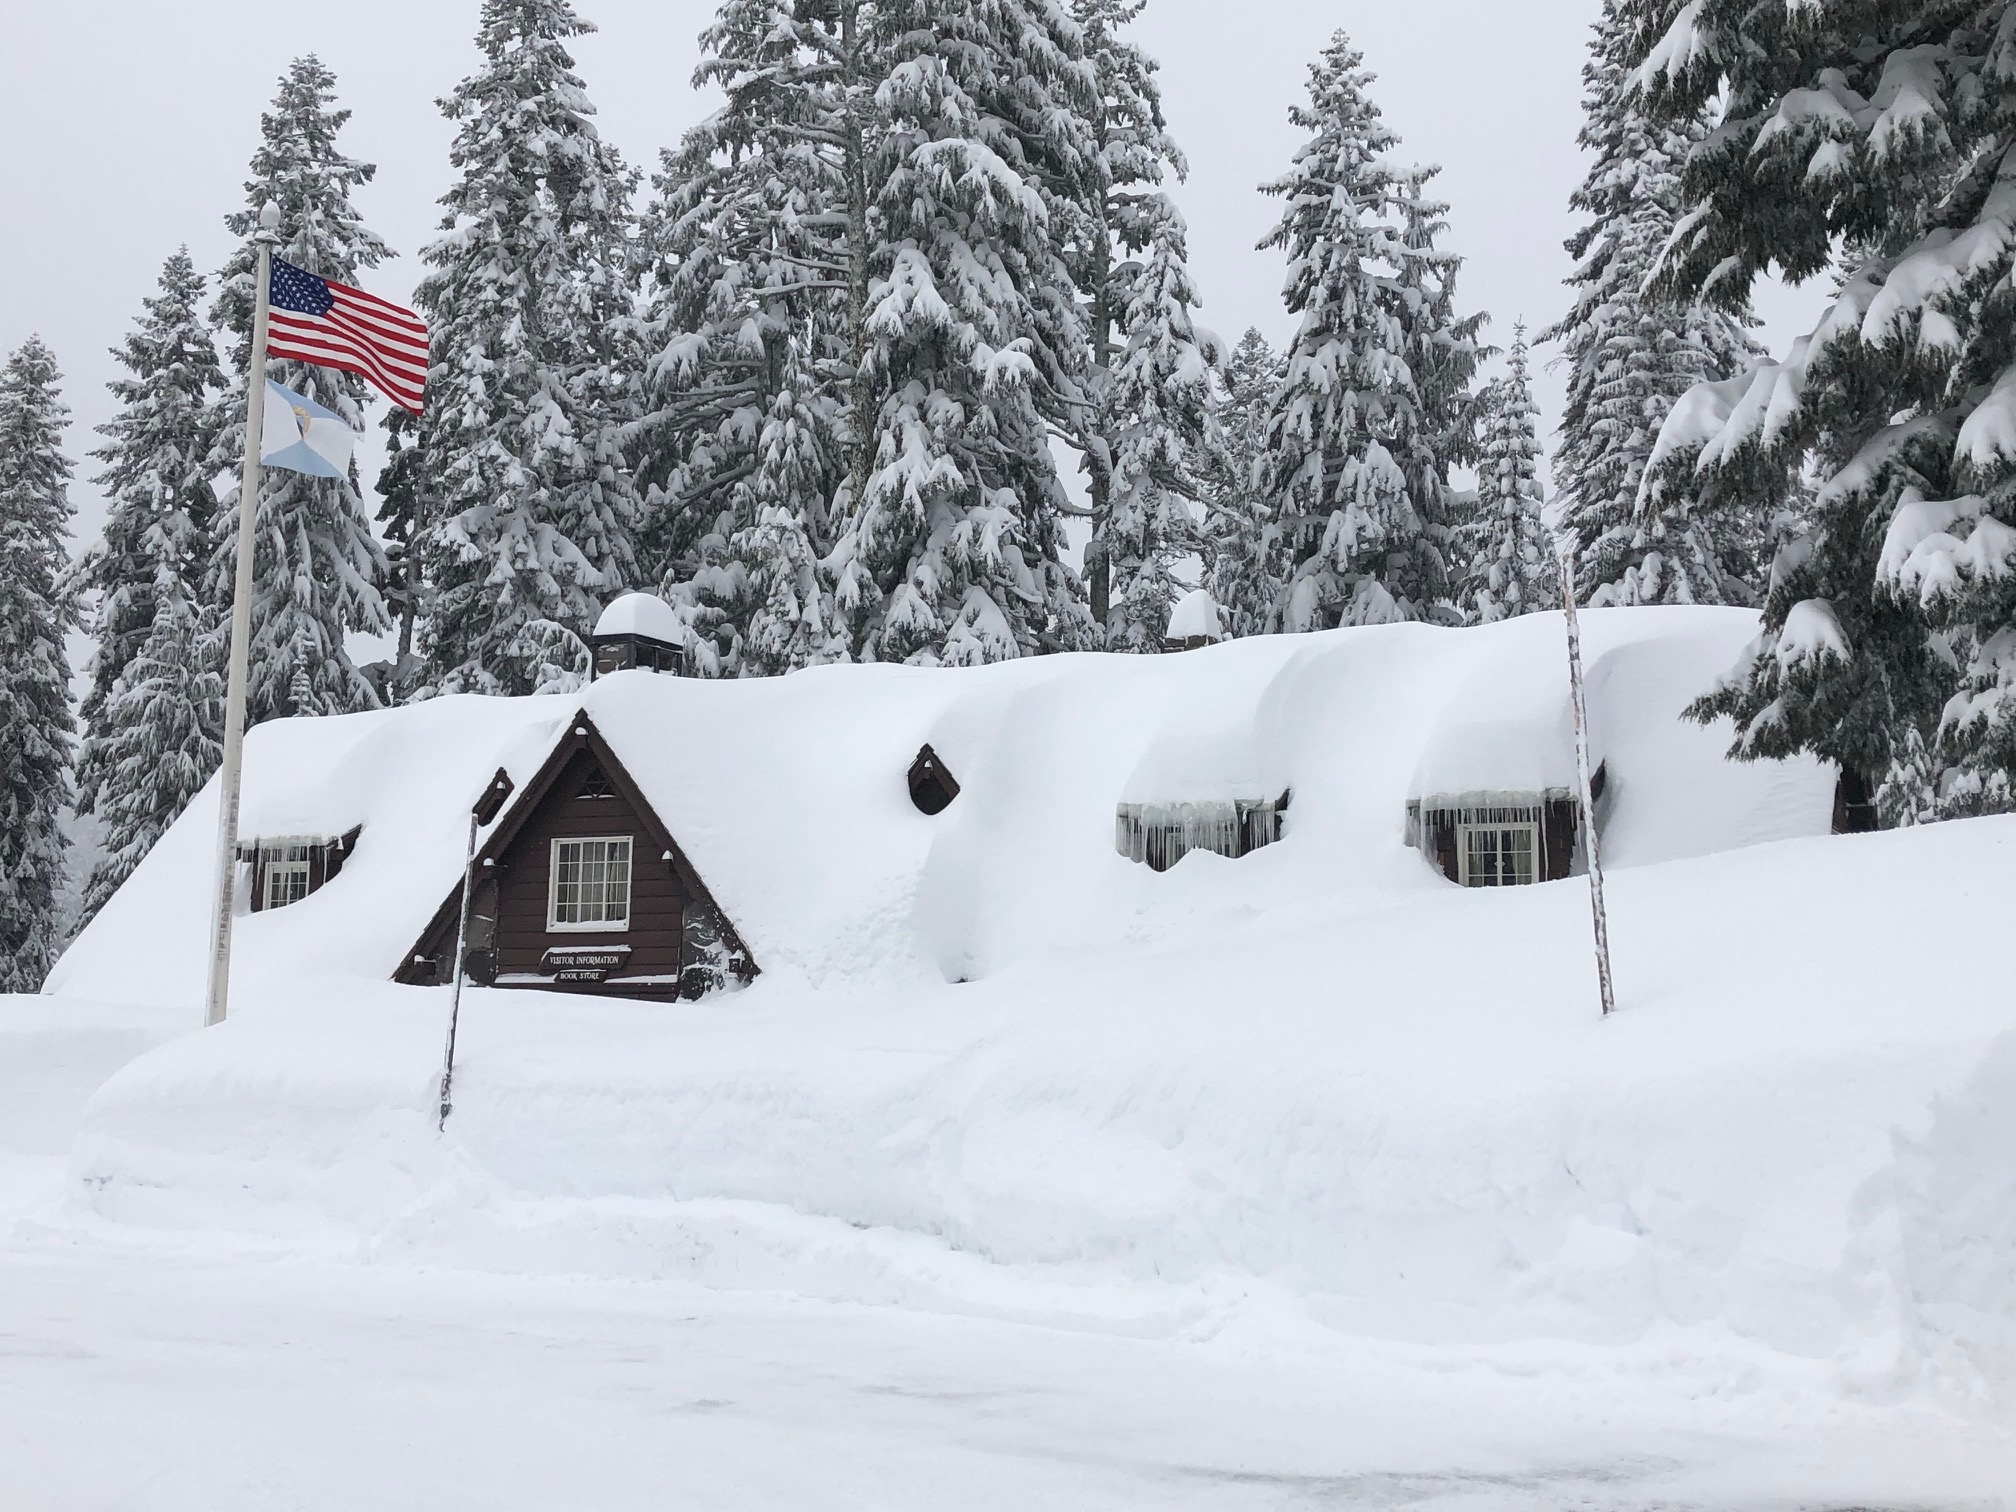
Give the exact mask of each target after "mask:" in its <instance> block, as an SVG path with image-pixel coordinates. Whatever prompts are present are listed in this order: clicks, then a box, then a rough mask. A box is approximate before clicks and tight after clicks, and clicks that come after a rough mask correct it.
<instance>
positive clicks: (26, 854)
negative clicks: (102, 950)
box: [0, 336, 78, 992]
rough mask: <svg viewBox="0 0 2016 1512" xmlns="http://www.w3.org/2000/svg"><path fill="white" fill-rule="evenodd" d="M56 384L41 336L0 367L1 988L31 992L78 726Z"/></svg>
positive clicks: (44, 953)
mask: <svg viewBox="0 0 2016 1512" xmlns="http://www.w3.org/2000/svg"><path fill="white" fill-rule="evenodd" d="M60 382H61V379H60V378H59V376H58V374H57V371H56V359H55V357H54V356H53V355H52V354H51V353H50V351H49V348H48V347H47V346H45V345H43V343H42V341H41V339H40V338H39V337H35V336H31V337H29V338H28V339H27V340H26V341H25V342H23V343H22V344H21V346H20V347H19V348H17V349H16V350H15V352H14V353H13V355H12V356H10V357H9V358H8V359H7V363H6V365H5V367H0V669H4V672H0V992H34V991H37V990H38V989H39V988H40V987H41V985H42V979H43V978H44V977H45V976H47V975H48V974H49V967H50V966H51V964H53V962H54V961H55V958H56V951H57V949H58V947H59V946H60V945H61V943H62V942H61V940H60V939H59V938H58V935H59V931H60V927H61V926H60V924H59V921H58V918H57V892H58V890H59V889H60V888H61V887H62V885H63V881H64V862H65V841H64V838H63V831H62V829H61V828H60V826H59V819H60V817H61V815H62V812H63V809H64V806H65V805H66V804H67V803H68V802H69V801H70V763H71V754H72V744H73V741H74V739H75V736H76V719H75V716H74V714H73V711H72V709H71V704H70V665H69V661H68V659H67V658H66V657H65V655H64V647H63V638H64V636H65V635H66V634H67V633H68V632H69V631H70V630H72V629H75V628H76V627H77V625H78V615H77V610H76V604H75V600H74V598H73V597H72V595H71V591H70V589H69V587H68V585H67V584H66V582H65V576H66V572H67V569H68V566H69V550H68V542H69V536H70V516H71V514H72V512H73V511H72V509H71V505H70V475H71V465H70V460H69V458H67V457H65V456H64V455H63V449H62V446H63V427H64V425H65V424H66V422H67V419H68V416H69V413H70V411H69V409H68V408H67V407H66V406H65V405H64V404H63V402H62V399H61V398H60V397H59V384H60Z"/></svg>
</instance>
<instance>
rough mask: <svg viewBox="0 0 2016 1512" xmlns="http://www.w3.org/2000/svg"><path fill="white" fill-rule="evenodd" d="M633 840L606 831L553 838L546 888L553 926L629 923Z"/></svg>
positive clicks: (610, 927) (548, 918)
mask: <svg viewBox="0 0 2016 1512" xmlns="http://www.w3.org/2000/svg"><path fill="white" fill-rule="evenodd" d="M630 840H631V837H630V836H628V835H603V836H598V837H596V838H593V839H584V840H555V841H554V842H553V873H552V881H551V883H550V884H549V886H548V889H547V902H546V927H547V928H548V929H550V930H583V931H588V930H607V931H616V930H624V929H628V928H629V927H630Z"/></svg>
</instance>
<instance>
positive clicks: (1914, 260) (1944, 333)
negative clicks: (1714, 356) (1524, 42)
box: [1620, 0, 2016, 818]
mask: <svg viewBox="0 0 2016 1512" xmlns="http://www.w3.org/2000/svg"><path fill="white" fill-rule="evenodd" d="M1620 6H1621V8H1622V15H1623V19H1624V20H1625V21H1626V22H1627V24H1629V25H1630V26H1631V28H1632V33H1631V35H1632V45H1631V51H1630V57H1631V60H1632V61H1633V62H1634V63H1637V62H1639V61H1640V60H1642V68H1641V70H1640V78H1641V80H1642V81H1643V82H1644V85H1645V88H1646V91H1647V106H1646V108H1647V109H1648V111H1650V112H1651V113H1652V114H1653V115H1654V116H1655V117H1656V118H1657V119H1658V120H1660V121H1662V122H1665V123H1667V124H1669V125H1673V124H1679V125H1686V124H1688V123H1691V122H1693V121H1694V120H1695V119H1696V118H1697V117H1698V116H1699V114H1700V113H1701V112H1702V111H1703V110H1705V109H1708V108H1711V107H1712V108H1713V109H1715V111H1716V112H1717V117H1718V121H1719V124H1718V126H1717V128H1716V130H1715V131H1714V132H1713V133H1712V134H1711V135H1710V136H1708V137H1707V138H1705V139H1704V140H1703V141H1702V142H1701V143H1700V144H1699V145H1698V146H1697V147H1696V148H1695V149H1694V151H1693V153H1692V155H1691V156H1690V157H1689V159H1688V162H1687V166H1686V169H1685V173H1684V177H1683V184H1682V197H1683V209H1684V214H1683V216H1682V219H1681V221H1680V229H1679V231H1678V232H1677V233H1676V235H1675V237H1674V239H1673V243H1672V245H1671V247H1670V248H1669V249H1668V252H1667V255H1666V259H1665V262H1664V263H1663V264H1662V268H1663V272H1662V284H1661V287H1663V288H1664V289H1665V291H1666V292H1667V294H1668V295H1669V296H1670V297H1672V298H1676V299H1691V298H1702V299H1706V300H1709V301H1710V302H1712V303H1714V304H1715V305H1716V306H1717V307H1718V308H1721V309H1723V310H1725V311H1735V310H1738V309H1740V308H1741V306H1742V303H1743V301H1744V300H1745V299H1746V298H1747V296H1748V293H1749V290H1750V288H1751V286H1752V284H1753V282H1754V281H1755V279H1756V278H1757V277H1758V276H1759V275H1760V274H1762V273H1763V272H1765V271H1766V269H1767V268H1768V267H1771V266H1772V265H1775V266H1776V267H1777V268H1778V269H1780V270H1782V271H1783V272H1784V273H1785V274H1786V275H1787V276H1789V277H1791V278H1793V279H1795V280H1798V279H1803V278H1808V277H1812V276H1814V275H1816V274H1823V273H1837V274H1839V275H1841V276H1840V278H1839V284H1838V292H1837V294H1836V297H1835V299H1834V301H1833V304H1832V306H1831V308H1830V309H1829V310H1828V311H1827V313H1826V314H1825V315H1824V316H1823V317H1822V319H1821V321H1820V323H1819V325H1818V326H1817V327H1816V328H1815V329H1814V331H1813V333H1812V334H1811V335H1810V336H1809V337H1806V338H1804V339H1802V340H1801V341H1800V342H1798V343H1797V344H1796V345H1795V346H1794V347H1793V349H1792V350H1791V351H1790V352H1789V353H1788V354H1787V357H1786V360H1785V361H1784V362H1782V363H1770V362H1766V363H1760V364H1758V365H1757V366H1756V367H1755V368H1754V369H1753V370H1751V371H1750V372H1748V373H1745V374H1742V375H1740V376H1738V377H1736V378H1732V379H1730V380H1728V381H1727V382H1723V383H1714V384H1704V385H1700V386H1697V387H1696V388H1694V389H1693V390H1691V391H1690V392H1689V393H1688V394H1687V395H1686V396H1685V397H1684V398H1683V399H1682V400H1681V401H1680V403H1679V404H1678V405H1677V406H1676V407H1675V409H1674V411H1673V413H1672V414H1671V415H1670V416H1669V417H1668V419H1667V421H1666V423H1665V425H1664V427H1663V428H1662V430H1661V433H1660V438H1659V442H1658V444H1657V447H1656V449H1655V452H1654V456H1653V460H1652V462H1651V464H1650V466H1649V469H1648V472H1649V482H1648V485H1647V490H1646V497H1647V499H1648V502H1649V505H1650V506H1651V507H1653V508H1655V509H1659V510H1667V509H1671V508H1675V507H1684V508H1687V509H1690V510H1695V511H1700V512H1704V513H1709V514H1713V515H1715V516H1717V517H1719V518H1725V519H1734V520H1737V521H1743V520H1755V519H1759V518H1764V517H1767V516H1768V514H1769V512H1770V510H1771V509H1772V508H1774V507H1775V506H1776V504H1777V503H1778V502H1779V501H1781V500H1783V499H1785V498H1787V497H1788V496H1789V495H1790V494H1791V493H1792V492H1793V491H1794V489H1795V488H1796V487H1797V480H1798V478H1799V476H1800V475H1801V474H1802V473H1803V472H1807V471H1809V470H1810V471H1811V472H1812V473H1814V474H1816V475H1817V478H1818V481H1819V485H1820V486H1819V489H1818V492H1817V494H1816V496H1815V498H1814V501H1813V506H1812V509H1811V511H1810V513H1809V514H1808V515H1807V516H1806V518H1805V519H1804V520H1803V521H1801V522H1800V523H1799V524H1798V525H1797V527H1796V528H1795V529H1794V530H1793V531H1791V532H1790V533H1789V534H1787V535H1786V537H1785V538H1784V539H1783V541H1782V542H1781V544H1780V545H1779V547H1778V550H1777V555H1776V559H1775V561H1774V562H1773V564H1772V567H1771V571H1770V579H1769V589H1768V592H1767V594H1766V597H1765V603H1764V625H1763V633H1762V636H1761V637H1760V639H1759V640H1758V642H1757V643H1756V644H1755V645H1754V646H1752V647H1751V648H1750V649H1749V651H1748V652H1747V653H1746V655H1745V656H1744V658H1743V661H1742V663H1741V665H1739V666H1738V667H1737V668H1735V669H1734V670H1733V671H1732V672H1731V674H1730V675H1729V677H1728V678H1727V679H1726V680H1725V682H1724V683H1723V685H1722V687H1721V688H1719V689H1718V690H1717V691H1716V692H1715V693H1714V694H1712V695H1711V696H1710V697H1707V698H1705V699H1703V700H1702V701H1701V703H1700V704H1699V705H1698V706H1697V710H1696V712H1697V713H1699V714H1700V715H1701V716H1702V717H1704V718H1713V717H1718V716H1728V717H1730V718H1731V719H1733V720H1734V722H1735V725H1736V730H1737V738H1736V744H1735V754H1737V755H1739V756H1765V757H1771V756H1781V755H1785V754H1789V753H1791V752H1795V751H1807V752H1812V753H1814V754H1817V755H1819V756H1822V757H1824V758H1827V759H1830V760H1832V761H1835V762H1837V763H1839V764H1840V765H1841V766H1843V767H1844V768H1847V769H1849V770H1850V771H1852V772H1854V773H1855V774H1856V775H1857V776H1858V777H1859V778H1860V779H1861V785H1862V786H1863V788H1864V789H1865V790H1866V791H1872V792H1873V791H1879V790H1882V789H1888V790H1889V800H1888V802H1887V803H1886V804H1885V809H1886V811H1887V813H1888V814H1889V815H1891V816H1892V817H1893V818H1895V817H1899V816H1902V815H1905V814H1907V813H1908V814H1922V813H1924V812H1925V810H1926V806H1927V804H1928V803H1936V804H1937V805H1938V807H1939V810H1940V811H1941V812H1971V811H1976V810H1981V809H2006V808H2010V807H2012V806H2016V352H2012V348H2011V344H2010V341H2009V332H2010V331H2011V330H2012V329H2016V284H2012V282H2011V278H2012V273H2016V91H2012V90H2011V89H2010V87H2009V80H2010V79H2011V77H2012V76H2016V3H2012V0H1950V3H1941V4H1937V5H1863V6H1846V7H1843V6H1790V7H1788V6H1756V5H1751V4H1748V3H1745V0H1695V3H1690V4H1687V5H1684V6H1682V5H1680V4H1678V3H1677V0H1620ZM1935 748H1936V750H1937V752H1938V754H1939V766H1940V770H1939V771H1938V772H1937V773H1936V776H1935V775H1928V770H1927V768H1928V764H1927V762H1926V760H1925V753H1927V752H1928V751H1931V750H1933V749H1935ZM1928 789H1929V791H1928Z"/></svg>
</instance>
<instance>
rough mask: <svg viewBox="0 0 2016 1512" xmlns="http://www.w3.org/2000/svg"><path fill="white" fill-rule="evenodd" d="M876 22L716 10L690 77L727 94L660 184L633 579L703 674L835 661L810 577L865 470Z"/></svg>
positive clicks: (794, 12) (831, 616)
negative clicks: (665, 604) (684, 632)
mask: <svg viewBox="0 0 2016 1512" xmlns="http://www.w3.org/2000/svg"><path fill="white" fill-rule="evenodd" d="M873 12H874V6H873V5H872V4H866V3H864V0H835V3H834V4H831V5H826V6H808V5H802V4H798V3H796V0H728V3H726V4H724V5H723V6H722V7H721V9H720V12H719V14H718V15H717V17H716V19H715V21H714V24H713V25H712V26H710V27H709V28H708V29H707V30H706V32H704V33H703V34H702V36H701V49H702V53H703V58H702V62H701V65H700V68H699V70H698V72H697V74H696V76H695V84H696V86H697V87H703V88H706V87H712V88H718V89H719V90H720V91H721V92H722V93H723V94H724V95H726V97H727V102H726V104H725V105H724V106H723V107H722V108H721V109H720V110H719V111H717V112H716V113H715V114H714V115H713V116H711V117H709V118H708V119H707V120H705V121H703V122H702V123H701V124H700V125H698V126H696V127H695V128H693V129H692V130H691V131H689V132H688V133H687V134H686V136H685V139H684V140H683V141H682V142H681V143H680V145H679V147H678V148H677V149H676V150H675V151H671V152H668V153H666V154H665V156H664V161H663V164H662V166H661V169H660V172H659V174H658V175H657V177H656V179H655V180H654V183H655V186H656V188H657V191H658V197H657V199H656V201H655V202H654V204H653V205H652V207H651V210H650V212H649V214H648V216H647V218H646V233H647V235H646V240H647V242H648V244H649V247H650V249H651V253H652V256H653V261H654V273H655V277H654V279H653V286H652V290H651V295H650V299H649V303H648V306H647V309H646V316H645V329H646V332H647V336H648V339H649V341H650V345H651V349H652V353H653V355H652V357H651V359H650V361H649V363H648V365H647V367H646V370H645V402H644V415H643V420H642V423H641V424H640V426H639V449H638V464H639V476H640V478H641V479H642V480H643V481H644V482H645V484H646V486H647V488H648V495H647V510H646V517H647V529H646V534H645V547H646V563H645V567H646V572H647V575H648V576H650V577H652V578H654V579H656V580H658V581H659V582H660V583H661V584H662V587H663V590H664V592H665V595H666V597H667V598H668V599H669V600H670V601H671V602H672V604H673V605H674V607H675V609H676V610H677V611H678V612H679V613H680V615H681V617H682V618H683V619H684V620H685V622H686V623H687V625H688V626H689V628H690V629H691V630H692V632H693V635H694V638H695V639H694V644H693V647H692V651H693V654H694V661H695V665H696V667H697V668H698V670H700V671H702V672H705V673H708V674H710V675H724V674H725V675H736V674H741V673H751V674H769V673H777V672H786V671H790V670H792V669H793V668H795V667H798V666H805V665H810V664H812V663H815V662H820V661H830V660H834V659H837V658H840V657H844V656H846V655H847V654H848V652H849V646H848V644H847V638H846V634H845V630H844V627H843V626H842V624H841V623H840V619H839V616H838V615H837V614H836V613H835V611H834V608H833V602H832V592H831V585H830V582H829V581H828V576H827V574H826V572H825V571H824V569H823V568H822V567H820V566H819V565H818V564H820V563H822V562H823V561H824V559H825V557H826V556H827V554H828V553H829V552H830V551H831V550H832V547H833V544H834V541H835V538H836V534H837V523H836V520H837V516H838V514H840V513H842V512H844V510H845V509H846V507H847V505H846V502H845V500H844V499H842V498H841V497H840V495H841V493H842V490H843V487H846V486H848V485H849V482H850V480H852V487H853V489H854V491H855V492H858V490H859V484H860V480H861V479H863V478H865V477H866V475H867V461H868V458H867V452H866V445H867V437H866V434H865V431H864V430H863V428H862V427H859V426H857V425H854V424H852V423H851V421H850V418H849V417H850V416H851V415H852V414H854V413H865V412H867V411H868V410H869V409H870V408H871V407H872V403H873V400H872V395H871V394H870V392H869V391H868V389H867V387H866V383H867V377H866V373H865V370H864V368H863V366H862V361H861V356H862V354H863V353H864V352H865V351H866V348H867V335H866V320H867V297H868V277H869V256H870V252H871V250H872V247H871V242H870V231H869V223H868V216H869V205H868V193H869V191H868V180H867V174H868V161H867V158H868V153H869V151H870V149H871V145H872V143H873V141H874V140H875V139H876V137H877V135H878V126H877V122H878V120H879V108H878V106H877V104H876V101H875V91H876V87H877V82H878V80H879V78H880V73H879V71H878V59H879V51H878V39H877V38H876V36H875V35H874V32H873V29H872V22H873V19H874V15H873ZM759 621H760V623H759Z"/></svg>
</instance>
